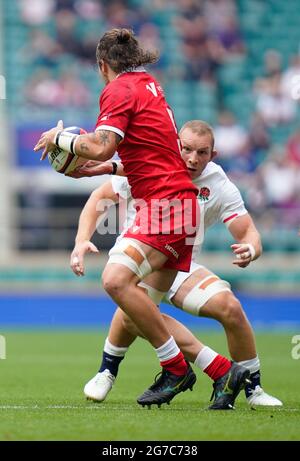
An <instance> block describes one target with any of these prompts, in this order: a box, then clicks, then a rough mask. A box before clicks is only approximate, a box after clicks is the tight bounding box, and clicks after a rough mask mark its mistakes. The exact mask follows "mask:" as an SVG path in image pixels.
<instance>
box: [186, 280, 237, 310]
mask: <svg viewBox="0 0 300 461" xmlns="http://www.w3.org/2000/svg"><path fill="white" fill-rule="evenodd" d="M222 291H231V289H230V284H229V283H228V282H226V281H225V280H220V279H219V278H218V277H216V276H215V275H209V276H208V277H205V279H203V280H201V282H200V283H198V284H197V285H196V286H194V288H192V289H191V291H190V292H189V293H188V294H187V295H186V297H185V298H184V300H183V303H182V309H183V310H184V311H186V312H188V313H189V314H192V315H197V316H198V315H199V312H200V309H201V307H203V306H204V304H206V303H207V301H208V300H209V299H210V298H212V297H213V296H214V295H217V294H218V293H221V292H222Z"/></svg>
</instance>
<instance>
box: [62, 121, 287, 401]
mask: <svg viewBox="0 0 300 461" xmlns="http://www.w3.org/2000/svg"><path fill="white" fill-rule="evenodd" d="M180 139H181V143H182V157H183V159H184V161H185V163H186V166H187V168H188V170H189V172H190V175H191V178H192V180H193V182H194V184H195V185H196V186H197V187H198V189H199V196H198V199H199V205H200V209H201V216H202V219H201V224H202V227H201V229H200V235H199V236H198V237H200V238H198V246H197V247H195V248H194V254H193V262H192V265H191V269H190V272H189V273H186V272H179V273H178V274H177V277H176V279H175V281H174V283H173V285H172V287H171V288H170V290H169V292H168V293H167V296H166V297H165V300H166V301H167V302H168V303H169V304H171V305H174V306H175V307H177V308H180V309H182V310H184V311H185V312H187V313H189V314H192V315H195V316H203V317H209V318H212V319H215V320H218V321H219V322H220V323H221V324H222V325H223V327H224V330H225V333H226V337H227V342H228V349H229V352H230V355H231V357H232V359H233V360H234V361H235V362H238V363H239V364H241V365H243V366H244V367H246V368H248V369H249V370H250V373H251V374H250V381H251V383H249V384H247V385H246V387H245V395H246V398H247V401H248V403H249V404H250V405H251V406H254V405H266V406H279V405H282V402H281V401H280V400H278V399H277V398H275V397H272V396H271V395H269V394H267V393H266V392H265V391H264V390H263V389H262V387H261V382H260V361H259V358H258V355H257V352H256V346H255V338H254V333H253V330H252V328H251V325H250V323H249V321H248V319H247V316H246V314H245V312H244V311H243V308H242V306H241V304H240V302H239V301H238V299H237V298H236V297H235V295H234V294H233V292H232V291H231V288H230V285H229V283H228V282H226V281H225V280H221V279H220V278H219V277H218V276H217V275H215V274H214V273H212V272H211V271H210V270H209V269H208V268H206V267H204V266H203V265H201V264H199V263H198V262H196V260H199V256H200V251H201V243H202V242H203V239H204V234H205V231H206V229H207V228H208V227H210V226H212V225H214V224H216V223H218V222H223V223H224V224H225V225H226V227H227V228H228V230H229V232H230V233H231V235H232V236H233V238H234V239H235V241H236V243H235V244H233V245H232V246H231V248H232V251H233V253H234V255H235V259H234V261H233V264H235V265H237V266H239V267H247V266H248V265H249V264H250V263H251V262H252V261H253V260H255V259H257V258H258V257H259V256H260V255H261V251H262V249H261V241H260V236H259V233H258V231H257V229H256V227H255V225H254V223H253V221H252V219H251V217H250V215H249V213H248V212H247V210H246V208H245V206H244V203H243V200H242V197H241V195H240V192H239V191H238V189H237V188H236V186H235V185H234V184H233V183H232V182H231V181H230V180H229V178H228V177H227V176H226V174H225V173H224V171H223V170H222V168H221V167H220V166H218V165H217V164H216V163H214V162H213V161H212V160H213V158H214V157H215V156H216V154H217V153H216V151H215V150H214V135H213V131H212V128H211V127H210V126H209V125H208V124H207V123H205V122H203V121H200V120H194V121H190V122H187V123H186V124H185V125H184V126H183V127H182V129H181V131H180ZM116 170H118V171H116ZM109 172H110V173H116V172H117V174H120V175H122V165H120V164H119V165H117V164H114V162H113V163H111V162H107V163H106V164H101V165H98V166H97V165H96V164H95V163H90V164H87V166H86V167H82V168H81V169H80V171H79V172H78V177H82V176H94V175H97V174H98V175H101V174H104V173H109ZM103 199H110V200H112V201H113V202H117V201H119V200H127V201H128V203H127V205H128V214H127V223H126V226H129V225H130V224H131V223H132V222H133V219H134V213H135V210H134V207H133V203H132V202H133V201H132V199H131V195H130V186H129V185H128V182H127V179H126V178H124V177H119V176H113V177H112V179H111V180H110V181H108V182H106V183H105V184H103V185H102V186H101V187H99V188H98V189H97V190H95V191H94V192H93V193H92V195H91V197H90V199H89V200H88V202H87V204H86V205H85V208H84V210H83V212H82V214H81V217H80V221H79V229H78V234H77V239H76V242H77V243H76V245H75V248H74V250H73V252H72V255H71V267H72V269H73V271H74V272H75V274H77V275H83V273H84V255H85V253H86V252H89V251H97V250H96V248H95V246H94V245H93V244H92V243H91V242H90V241H89V239H90V238H91V236H92V235H93V233H94V231H95V227H96V221H97V219H98V218H99V214H100V212H99V211H96V204H97V203H98V202H99V200H103ZM74 261H75V262H74ZM78 262H79V263H78ZM141 286H144V287H145V289H147V290H148V294H149V293H150V292H152V293H151V294H152V297H153V299H154V300H155V297H156V295H158V299H161V298H160V293H156V292H155V290H151V288H150V286H151V280H149V279H148V280H147V279H144V281H143V282H142V283H141ZM163 317H164V320H165V322H166V324H167V328H168V330H169V331H170V333H171V334H172V335H173V336H174V338H175V340H176V342H177V344H178V345H179V347H180V349H181V350H182V352H183V353H184V355H185V357H186V358H187V360H189V361H190V362H193V363H194V365H195V366H198V367H200V368H201V369H202V370H203V371H206V368H207V367H209V363H210V361H211V360H213V354H214V352H210V354H207V350H209V351H211V349H209V348H207V347H206V346H204V345H203V344H202V343H200V341H199V340H197V338H195V337H194V335H192V333H191V332H190V331H189V330H188V329H187V328H186V327H184V326H183V325H182V324H181V323H180V322H178V321H176V320H175V319H173V318H172V317H170V316H167V315H165V314H163ZM137 336H142V334H141V333H140V332H139V331H138V329H137V328H136V327H135V325H134V324H133V323H132V322H131V321H130V319H129V318H128V317H127V316H126V314H124V313H123V311H122V310H121V309H119V308H118V309H117V311H116V313H115V315H114V318H113V321H112V323H111V327H110V331H109V335H108V338H107V339H106V342H105V346H104V351H103V358H102V363H101V366H100V369H99V372H98V373H97V374H96V376H95V377H94V378H92V379H91V380H90V381H89V382H88V383H87V384H86V386H85V389H84V393H85V395H86V396H87V397H89V398H91V399H93V400H96V401H103V400H104V399H105V398H106V396H107V394H108V393H109V391H110V390H111V388H112V386H113V383H114V381H115V379H116V376H117V374H118V367H119V364H120V362H121V361H122V360H123V358H124V356H125V353H126V351H127V350H128V348H129V346H130V345H131V344H132V342H133V341H134V340H135V338H136V337H137Z"/></svg>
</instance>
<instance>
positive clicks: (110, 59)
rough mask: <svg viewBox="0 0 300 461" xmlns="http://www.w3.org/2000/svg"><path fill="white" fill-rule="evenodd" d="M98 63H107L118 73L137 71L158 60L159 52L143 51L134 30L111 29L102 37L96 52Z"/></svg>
mask: <svg viewBox="0 0 300 461" xmlns="http://www.w3.org/2000/svg"><path fill="white" fill-rule="evenodd" d="M96 58H97V63H98V65H100V63H101V61H105V62H106V63H107V64H108V65H109V67H110V68H111V69H112V70H113V71H114V72H116V73H120V72H124V71H125V70H127V69H135V68H136V67H138V66H142V65H144V64H152V63H154V62H156V61H157V60H158V52H154V51H146V50H143V49H142V48H141V46H140V44H139V42H138V40H137V39H136V38H135V36H134V33H133V31H132V30H129V29H111V30H109V31H108V32H105V34H104V35H103V36H102V37H101V39H100V40H99V43H98V45H97V50H96Z"/></svg>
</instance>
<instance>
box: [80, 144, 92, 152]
mask: <svg viewBox="0 0 300 461" xmlns="http://www.w3.org/2000/svg"><path fill="white" fill-rule="evenodd" d="M79 149H80V152H89V150H90V149H89V148H88V145H87V143H86V142H82V143H81V144H80V146H79Z"/></svg>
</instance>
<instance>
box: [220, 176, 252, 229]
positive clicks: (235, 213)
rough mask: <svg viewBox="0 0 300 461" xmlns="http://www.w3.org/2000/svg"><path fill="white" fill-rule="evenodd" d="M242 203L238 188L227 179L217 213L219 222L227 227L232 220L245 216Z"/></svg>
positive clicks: (245, 210) (245, 212)
mask: <svg viewBox="0 0 300 461" xmlns="http://www.w3.org/2000/svg"><path fill="white" fill-rule="evenodd" d="M247 213H248V211H247V209H246V208H245V204H244V201H243V199H242V196H241V193H240V191H239V190H238V188H237V187H236V186H235V185H234V184H233V183H232V182H231V181H229V179H228V180H227V181H226V182H225V185H224V187H223V188H222V203H221V207H220V211H219V220H220V221H222V222H223V223H224V224H225V225H226V226H227V227H228V226H229V225H230V224H231V223H232V221H233V220H234V219H236V218H237V217H239V216H243V215H245V214H247Z"/></svg>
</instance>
